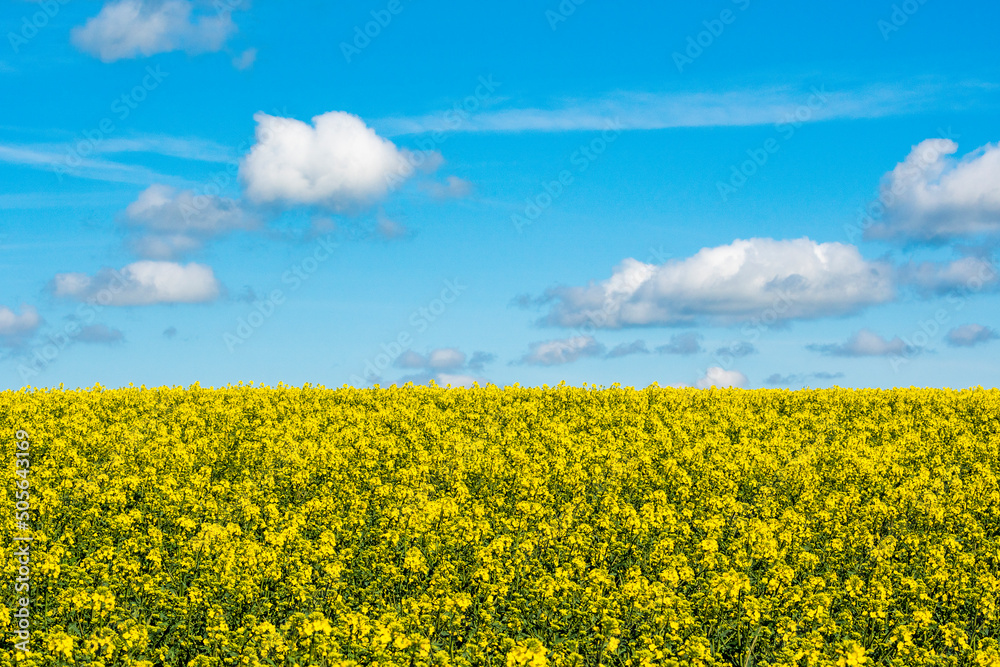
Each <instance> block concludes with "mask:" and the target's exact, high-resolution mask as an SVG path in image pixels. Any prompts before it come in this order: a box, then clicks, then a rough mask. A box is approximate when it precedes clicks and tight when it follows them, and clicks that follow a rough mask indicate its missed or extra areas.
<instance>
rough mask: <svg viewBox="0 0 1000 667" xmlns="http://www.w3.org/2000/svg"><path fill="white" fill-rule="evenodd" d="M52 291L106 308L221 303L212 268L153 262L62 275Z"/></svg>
mask: <svg viewBox="0 0 1000 667" xmlns="http://www.w3.org/2000/svg"><path fill="white" fill-rule="evenodd" d="M50 287H51V290H52V293H53V294H54V295H55V296H57V297H63V298H70V299H76V300H78V301H87V302H94V303H99V304H101V305H105V306H147V305H152V304H157V303H203V302H206V301H213V300H215V299H217V298H218V297H219V295H220V293H221V287H220V285H219V283H218V281H217V280H216V279H215V274H214V273H213V272H212V269H211V268H210V267H208V266H204V265H202V264H194V263H191V264H187V265H181V264H177V263H174V262H156V261H151V260H143V261H141V262H134V263H132V264H129V265H128V266H126V267H125V268H123V269H122V270H121V271H116V270H114V269H102V270H101V271H99V272H98V273H97V274H96V275H95V276H88V275H86V274H83V273H60V274H58V275H56V277H55V278H54V279H53V280H52V284H51V286H50Z"/></svg>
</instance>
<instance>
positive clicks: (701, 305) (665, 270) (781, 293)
mask: <svg viewBox="0 0 1000 667" xmlns="http://www.w3.org/2000/svg"><path fill="white" fill-rule="evenodd" d="M894 297H895V294H894V290H893V284H892V270H891V267H890V266H889V265H888V264H885V263H881V262H869V261H866V260H865V259H864V258H863V257H862V256H861V254H860V253H859V252H858V249H857V248H855V247H854V246H852V245H845V244H841V243H816V242H814V241H811V240H810V239H808V238H801V239H795V240H782V241H776V240H773V239H766V238H765V239H761V238H753V239H749V240H739V239H738V240H736V241H734V242H733V243H731V244H730V245H725V246H718V247H714V248H704V249H702V250H701V251H699V252H698V253H696V254H695V255H693V256H692V257H689V258H687V259H684V260H671V261H668V262H667V263H666V264H661V265H653V264H645V263H643V262H640V261H637V260H635V259H632V258H628V259H626V260H625V261H623V262H622V263H621V264H619V265H618V266H617V267H615V269H614V271H613V273H612V275H611V277H610V278H609V279H607V280H605V281H604V282H601V283H598V284H594V283H591V284H589V285H588V286H586V287H558V288H552V289H549V290H548V291H547V292H546V296H545V297H544V300H545V301H553V300H556V301H557V303H556V304H554V305H553V306H551V308H550V310H549V312H548V314H547V315H546V316H545V318H543V323H545V324H550V325H556V326H564V327H575V326H580V325H584V324H587V325H591V326H595V327H600V328H620V327H628V326H648V325H658V324H659V325H674V324H692V323H697V322H702V321H706V322H709V323H712V324H722V325H728V324H736V323H739V322H748V321H750V322H753V321H764V322H766V323H768V324H772V323H774V322H777V321H783V320H791V319H810V318H819V317H828V316H834V315H845V314H848V313H855V312H858V311H860V310H862V309H864V308H865V307H867V306H870V305H874V304H879V303H885V302H887V301H890V300H892V299H893V298H894Z"/></svg>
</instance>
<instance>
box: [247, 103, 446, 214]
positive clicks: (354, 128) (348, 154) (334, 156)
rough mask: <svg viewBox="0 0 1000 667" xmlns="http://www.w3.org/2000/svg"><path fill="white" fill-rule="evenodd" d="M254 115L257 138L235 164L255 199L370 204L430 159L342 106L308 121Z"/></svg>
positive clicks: (342, 205)
mask: <svg viewBox="0 0 1000 667" xmlns="http://www.w3.org/2000/svg"><path fill="white" fill-rule="evenodd" d="M254 120H256V121H257V131H256V139H257V141H256V143H255V144H254V145H253V147H252V148H251V149H250V153H249V154H248V155H247V156H246V157H245V158H244V159H243V162H242V164H241V165H240V178H241V179H242V180H243V184H244V187H245V189H246V194H247V196H248V197H249V198H250V199H251V200H252V201H254V202H256V203H259V204H271V203H274V204H282V205H286V206H296V205H307V206H323V207H326V208H330V209H333V210H337V211H342V210H345V209H348V208H351V207H354V206H357V205H364V204H369V203H371V202H373V201H375V200H377V199H378V198H380V197H382V196H384V195H385V194H386V193H387V192H388V191H389V189H390V188H391V187H394V186H395V184H396V183H399V182H402V181H403V180H405V179H406V178H408V177H409V176H411V175H412V174H413V173H414V171H415V168H417V167H420V166H423V165H425V164H426V163H427V162H428V161H430V160H431V159H432V157H431V156H430V155H429V154H427V153H414V152H411V151H408V150H405V149H399V148H397V147H396V145H395V144H393V143H392V142H391V141H389V140H388V139H383V138H382V137H380V136H378V135H377V134H376V133H375V131H374V130H373V129H371V128H370V127H368V126H367V125H365V123H364V121H363V120H361V119H360V118H358V117H357V116H354V115H351V114H349V113H345V112H343V111H331V112H329V113H325V114H323V115H320V116H316V117H315V118H313V119H312V121H313V124H312V125H309V124H307V123H303V122H302V121H299V120H295V119H292V118H281V117H278V116H269V115H268V114H266V113H262V112H261V113H257V114H255V115H254Z"/></svg>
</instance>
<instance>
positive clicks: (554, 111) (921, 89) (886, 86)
mask: <svg viewBox="0 0 1000 667" xmlns="http://www.w3.org/2000/svg"><path fill="white" fill-rule="evenodd" d="M984 85H985V84H980V83H978V82H967V83H960V84H945V83H941V82H936V81H932V80H923V81H907V82H886V83H880V84H867V85H862V86H854V87H850V86H844V87H842V88H839V89H838V88H834V87H833V86H832V85H829V86H825V87H824V86H816V87H812V88H810V87H808V86H805V87H803V86H792V85H772V86H761V87H757V88H752V89H751V88H748V89H739V90H727V91H674V92H657V93H650V92H635V91H617V92H612V93H609V94H607V95H605V96H604V97H602V98H600V99H562V100H556V101H553V102H551V103H549V104H546V105H539V106H532V107H511V108H499V109H498V108H493V109H488V110H484V111H481V112H478V113H474V114H470V115H469V117H468V118H466V119H465V120H464V121H463V122H462V123H461V124H460V125H458V126H455V124H454V123H449V122H448V117H447V114H446V113H443V112H441V111H438V112H434V113H428V114H424V115H417V116H395V117H388V118H382V119H377V120H373V121H372V122H371V124H372V126H373V127H375V128H376V129H377V130H378V131H379V132H380V133H381V134H384V135H387V136H397V135H406V134H422V133H425V132H435V131H440V132H447V131H451V132H566V131H580V130H604V129H607V127H608V123H609V121H615V122H616V123H619V124H620V125H621V127H622V129H625V130H659V129H668V128H678V127H718V126H751V125H769V124H772V123H780V122H783V121H789V120H794V114H795V111H796V109H798V107H799V106H801V105H802V104H803V102H804V101H805V100H806V99H807V98H809V96H811V95H817V94H818V95H820V96H821V97H822V99H824V100H825V101H824V102H823V103H822V105H820V106H819V107H818V108H816V109H814V110H813V112H812V113H811V115H810V118H809V121H810V122H815V121H822V120H834V119H842V118H880V117H885V116H895V115H901V114H910V113H916V112H920V111H924V110H928V109H933V108H938V107H941V106H949V107H952V106H955V105H959V104H961V103H962V100H965V99H966V98H968V97H969V94H970V93H972V92H975V91H980V90H981V89H982V88H983V87H984Z"/></svg>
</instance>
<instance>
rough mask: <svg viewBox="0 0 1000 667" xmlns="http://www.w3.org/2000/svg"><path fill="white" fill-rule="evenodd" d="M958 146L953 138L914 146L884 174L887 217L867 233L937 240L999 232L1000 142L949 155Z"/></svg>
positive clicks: (887, 237) (878, 236) (886, 237)
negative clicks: (959, 154)
mask: <svg viewBox="0 0 1000 667" xmlns="http://www.w3.org/2000/svg"><path fill="white" fill-rule="evenodd" d="M957 151H958V144H956V143H955V142H954V141H951V140H950V139H927V140H926V141H922V142H921V143H919V144H917V145H916V146H914V147H913V149H912V150H911V151H910V154H909V155H907V156H906V159H905V160H903V161H902V162H900V163H899V164H897V165H896V167H895V169H893V170H892V171H891V172H889V173H888V174H886V175H885V177H884V178H883V180H882V185H881V196H880V198H879V199H880V201H881V202H882V203H883V204H885V212H884V214H883V219H882V221H881V222H879V223H877V224H874V225H871V226H870V227H869V228H868V229H867V230H865V238H867V239H878V240H894V241H903V242H905V241H926V242H932V243H934V242H944V241H947V240H948V239H952V238H955V237H968V236H977V235H980V234H984V233H985V234H995V233H997V232H1000V144H986V145H985V146H982V147H980V148H978V149H976V150H975V151H972V152H971V153H968V154H966V155H965V156H963V157H962V158H961V159H955V158H952V157H950V156H951V155H953V154H955V153H956V152H957Z"/></svg>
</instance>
